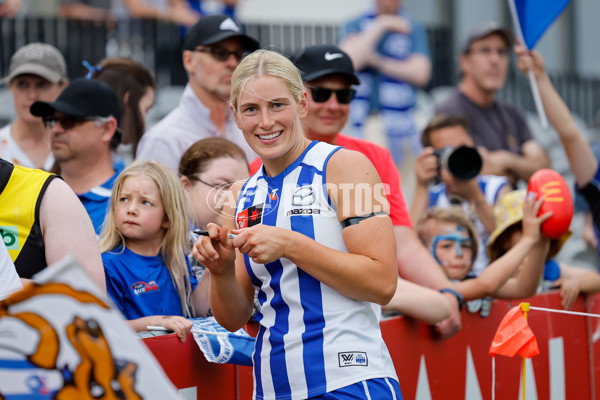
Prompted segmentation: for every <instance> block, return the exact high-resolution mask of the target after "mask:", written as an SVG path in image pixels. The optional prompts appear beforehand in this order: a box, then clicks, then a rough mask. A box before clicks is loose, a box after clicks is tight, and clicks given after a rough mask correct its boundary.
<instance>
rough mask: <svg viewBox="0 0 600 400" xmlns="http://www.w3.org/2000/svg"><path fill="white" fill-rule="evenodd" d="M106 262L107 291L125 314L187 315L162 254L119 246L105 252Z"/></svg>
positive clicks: (194, 282) (193, 284)
mask: <svg viewBox="0 0 600 400" xmlns="http://www.w3.org/2000/svg"><path fill="white" fill-rule="evenodd" d="M186 261H187V258H186ZM102 263H103V264H104V274H105V276H106V291H107V293H108V295H109V296H110V298H111V299H112V300H113V301H114V302H115V304H116V306H117V308H118V309H119V310H121V312H122V313H123V315H124V316H125V318H127V319H137V318H141V317H147V316H150V315H179V316H183V310H182V309H181V301H180V298H179V293H178V292H177V289H176V287H175V284H174V283H173V279H171V273H170V272H169V269H168V268H167V266H166V265H165V263H164V262H163V260H162V257H161V255H160V254H159V255H156V256H152V257H147V256H142V255H139V254H136V253H134V252H133V251H131V250H129V249H128V248H126V247H125V248H123V247H117V248H115V249H113V250H111V251H107V252H105V253H102ZM187 267H188V274H189V277H190V284H191V288H192V292H193V291H194V289H196V286H198V281H197V280H196V277H195V276H194V274H193V273H192V270H191V268H190V265H189V262H188V263H187Z"/></svg>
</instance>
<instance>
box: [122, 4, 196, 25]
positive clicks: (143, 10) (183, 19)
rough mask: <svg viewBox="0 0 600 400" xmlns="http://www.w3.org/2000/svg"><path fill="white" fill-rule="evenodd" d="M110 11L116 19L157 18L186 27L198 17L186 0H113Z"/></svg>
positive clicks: (192, 23)
mask: <svg viewBox="0 0 600 400" xmlns="http://www.w3.org/2000/svg"><path fill="white" fill-rule="evenodd" d="M112 13H113V15H114V16H115V17H116V18H118V19H128V18H146V19H157V20H164V21H170V22H173V23H175V24H177V25H181V26H187V27H189V26H192V25H194V24H195V23H196V22H197V21H198V18H200V14H199V13H198V12H196V11H195V10H193V9H192V8H191V7H190V5H189V4H188V2H187V1H186V0H113V2H112Z"/></svg>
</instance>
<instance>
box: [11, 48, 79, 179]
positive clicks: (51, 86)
mask: <svg viewBox="0 0 600 400" xmlns="http://www.w3.org/2000/svg"><path fill="white" fill-rule="evenodd" d="M2 82H3V83H5V84H8V86H9V89H10V92H11V94H12V97H13V100H14V104H15V111H16V114H17V119H16V120H15V121H14V122H13V123H11V124H10V125H7V126H5V127H4V128H2V129H0V157H1V158H3V159H5V160H7V161H10V162H11V163H13V164H15V165H22V166H24V167H28V168H41V169H44V170H47V171H48V170H50V169H51V168H52V166H53V165H54V157H53V155H52V151H51V150H50V132H49V131H48V130H46V129H45V127H44V123H43V122H42V120H40V119H39V118H37V117H36V116H35V115H32V114H31V112H30V109H29V108H30V106H31V105H32V104H33V103H34V102H36V101H54V100H56V97H57V96H58V95H59V93H60V92H61V91H62V90H63V89H64V88H65V87H66V86H67V85H68V83H69V80H68V78H67V66H66V63H65V59H64V57H63V55H62V54H61V52H60V51H59V50H58V49H57V48H56V47H54V46H51V45H49V44H45V43H37V42H36V43H30V44H28V45H25V46H23V47H21V48H20V49H19V50H17V51H16V52H15V54H13V56H12V57H11V60H10V66H9V69H8V75H7V76H6V77H5V78H4V79H3V81H2Z"/></svg>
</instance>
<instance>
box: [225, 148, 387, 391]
mask: <svg viewBox="0 0 600 400" xmlns="http://www.w3.org/2000/svg"><path fill="white" fill-rule="evenodd" d="M337 150H339V147H336V146H332V145H329V144H327V143H322V142H317V141H314V142H312V143H311V144H310V145H309V146H308V148H307V149H306V150H305V151H304V153H303V154H302V155H301V156H300V157H299V158H298V159H297V160H296V161H295V162H294V163H292V164H291V165H290V166H288V167H287V168H286V169H285V171H284V172H282V173H281V174H279V175H277V176H275V177H268V176H266V175H265V174H264V173H263V170H264V168H261V169H260V170H259V171H258V172H257V173H256V174H255V175H253V176H252V177H251V178H250V179H249V180H248V181H247V182H246V184H245V186H244V188H243V189H242V191H241V193H240V196H239V199H238V203H237V208H236V218H235V221H236V226H237V227H238V228H243V227H252V226H254V225H258V224H265V225H270V226H276V227H279V228H283V229H290V230H293V231H296V232H299V233H302V234H304V235H306V236H308V237H310V238H312V239H314V240H316V241H317V242H319V243H321V244H323V245H325V246H328V247H330V248H333V249H336V250H340V251H346V252H347V249H346V246H345V244H344V241H343V238H342V227H341V224H340V223H339V221H338V218H337V212H336V210H335V208H334V205H332V204H331V201H330V199H329V197H328V195H327V190H326V188H325V186H324V184H325V183H326V177H325V172H326V168H327V162H328V160H329V158H330V157H331V155H332V154H333V153H334V152H336V151H337ZM244 259H245V265H246V270H247V271H248V274H249V275H250V278H251V280H252V283H253V285H254V286H255V287H256V288H257V289H258V299H259V302H260V311H259V312H258V313H257V314H256V316H255V318H256V320H257V321H258V322H259V324H260V330H259V333H258V335H257V338H256V347H255V351H254V355H253V362H254V398H256V399H292V400H293V399H306V398H309V397H314V396H318V395H321V394H323V393H326V392H330V391H332V390H336V389H339V388H341V387H345V386H348V385H351V384H353V383H355V382H359V381H363V380H367V379H372V378H381V377H391V378H393V379H396V380H397V377H396V373H395V370H394V365H393V363H392V360H391V358H390V355H389V352H388V350H387V347H386V345H385V343H384V341H383V339H382V337H381V331H380V328H379V319H378V317H379V313H380V308H379V306H378V305H376V304H373V303H369V302H363V301H357V300H353V299H350V298H348V297H345V296H343V295H342V294H340V293H338V292H337V291H335V290H333V289H332V288H330V287H328V286H327V285H325V284H323V283H321V282H320V281H318V280H317V279H315V278H313V277H312V276H310V275H309V274H307V273H306V272H305V271H304V270H303V269H302V268H301V267H299V266H297V265H295V264H294V263H292V262H291V261H290V260H288V259H285V258H281V259H278V260H276V261H274V262H272V263H269V264H257V263H255V262H253V261H252V260H251V259H250V258H249V257H248V256H247V255H244Z"/></svg>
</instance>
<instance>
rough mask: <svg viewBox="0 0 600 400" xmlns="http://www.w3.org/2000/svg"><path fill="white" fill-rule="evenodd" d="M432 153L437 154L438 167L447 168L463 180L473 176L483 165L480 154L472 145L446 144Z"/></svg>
mask: <svg viewBox="0 0 600 400" xmlns="http://www.w3.org/2000/svg"><path fill="white" fill-rule="evenodd" d="M433 154H435V155H436V156H437V158H438V161H439V165H440V167H442V168H444V169H446V170H448V171H449V172H450V173H451V174H452V175H453V176H454V177H455V178H456V179H460V180H463V181H468V180H469V179H473V178H475V177H476V176H477V175H478V174H479V172H480V171H481V166H482V165H483V161H482V160H481V156H480V155H479V152H478V151H477V149H475V148H474V147H469V146H460V147H452V146H446V147H444V148H443V149H439V150H436V151H435V152H434V153H433Z"/></svg>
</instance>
